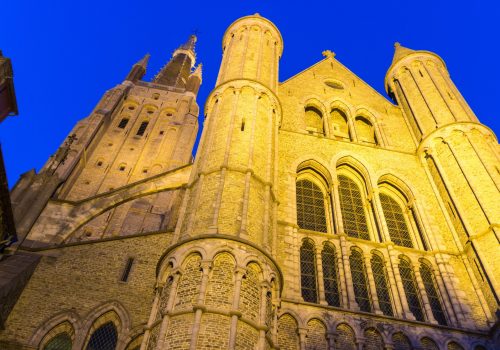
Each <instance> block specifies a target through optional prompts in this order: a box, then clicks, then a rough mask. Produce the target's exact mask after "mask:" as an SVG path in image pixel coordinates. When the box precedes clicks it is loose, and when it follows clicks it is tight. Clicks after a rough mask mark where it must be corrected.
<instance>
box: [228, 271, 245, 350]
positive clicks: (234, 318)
mask: <svg viewBox="0 0 500 350" xmlns="http://www.w3.org/2000/svg"><path fill="white" fill-rule="evenodd" d="M245 273H246V269H245V268H244V267H239V266H237V267H236V269H235V270H234V275H235V279H234V295H233V305H232V307H233V309H232V310H231V311H230V312H229V314H230V315H231V329H230V331H229V349H234V348H235V346H236V329H237V326H238V318H240V317H241V312H240V311H239V307H240V293H241V280H242V279H243V276H244V275H245Z"/></svg>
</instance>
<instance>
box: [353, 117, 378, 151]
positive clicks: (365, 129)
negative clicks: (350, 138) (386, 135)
mask: <svg viewBox="0 0 500 350" xmlns="http://www.w3.org/2000/svg"><path fill="white" fill-rule="evenodd" d="M356 134H357V135H358V140H359V141H362V142H366V143H371V144H375V145H376V144H377V138H376V136H375V129H374V128H373V125H372V123H370V122H369V121H368V120H367V119H366V118H364V117H356Z"/></svg>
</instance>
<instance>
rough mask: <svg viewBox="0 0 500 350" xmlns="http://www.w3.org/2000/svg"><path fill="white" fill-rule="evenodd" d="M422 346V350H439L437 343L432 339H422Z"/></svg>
mask: <svg viewBox="0 0 500 350" xmlns="http://www.w3.org/2000/svg"><path fill="white" fill-rule="evenodd" d="M420 345H421V347H422V350H439V347H438V346H437V344H436V342H435V341H434V340H432V339H431V338H427V337H423V338H422V339H420Z"/></svg>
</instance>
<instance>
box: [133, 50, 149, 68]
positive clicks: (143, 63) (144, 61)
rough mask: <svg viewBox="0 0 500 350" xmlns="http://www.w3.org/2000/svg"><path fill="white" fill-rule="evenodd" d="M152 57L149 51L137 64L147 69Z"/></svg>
mask: <svg viewBox="0 0 500 350" xmlns="http://www.w3.org/2000/svg"><path fill="white" fill-rule="evenodd" d="M150 57H151V55H150V54H149V53H147V54H145V55H144V57H143V58H141V59H140V60H139V61H138V62H137V63H136V64H135V65H136V66H141V67H142V68H144V69H145V70H146V69H147V68H148V62H149V58H150Z"/></svg>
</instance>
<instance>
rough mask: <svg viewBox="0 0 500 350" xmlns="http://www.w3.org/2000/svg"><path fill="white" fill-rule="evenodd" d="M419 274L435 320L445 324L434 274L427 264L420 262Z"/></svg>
mask: <svg viewBox="0 0 500 350" xmlns="http://www.w3.org/2000/svg"><path fill="white" fill-rule="evenodd" d="M420 275H421V276H422V281H423V282H424V286H425V292H426V293H427V298H428V299H429V303H430V305H431V309H432V314H433V315H434V318H435V319H436V321H438V323H439V324H441V325H443V326H446V325H447V322H446V316H445V314H444V311H443V307H442V305H441V301H440V299H439V294H438V291H437V288H436V282H435V278H434V274H433V273H432V271H431V269H430V267H429V266H427V265H426V264H424V263H421V264H420Z"/></svg>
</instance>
